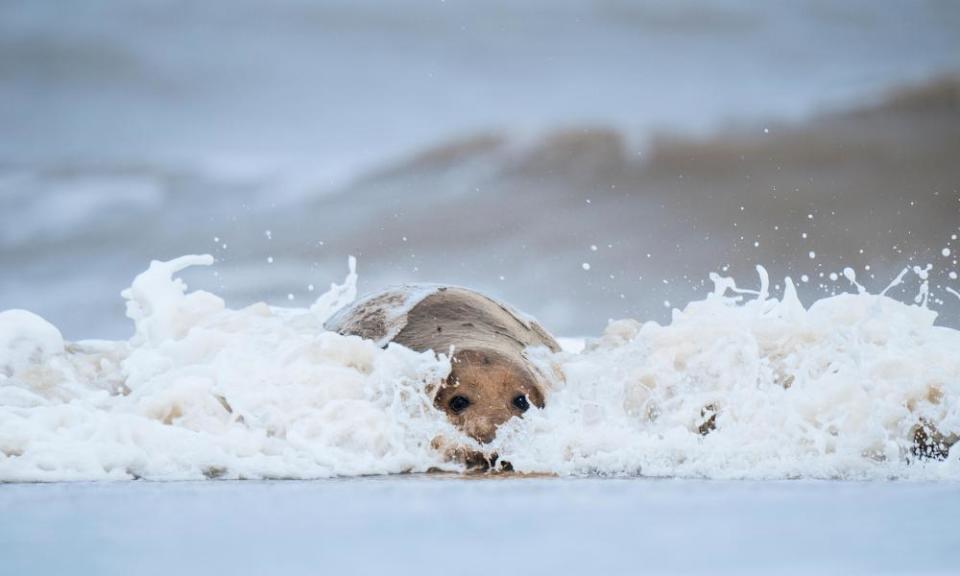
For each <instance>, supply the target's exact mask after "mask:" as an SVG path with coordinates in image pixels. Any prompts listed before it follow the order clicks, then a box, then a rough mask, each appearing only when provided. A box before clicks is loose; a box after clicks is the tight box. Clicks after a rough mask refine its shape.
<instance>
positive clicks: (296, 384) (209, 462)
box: [0, 256, 960, 481]
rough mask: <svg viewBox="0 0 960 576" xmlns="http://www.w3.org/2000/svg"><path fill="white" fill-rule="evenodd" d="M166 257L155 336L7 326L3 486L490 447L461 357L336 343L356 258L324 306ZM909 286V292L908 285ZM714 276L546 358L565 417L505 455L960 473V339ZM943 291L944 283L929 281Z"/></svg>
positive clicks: (299, 466) (884, 300)
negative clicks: (439, 402)
mask: <svg viewBox="0 0 960 576" xmlns="http://www.w3.org/2000/svg"><path fill="white" fill-rule="evenodd" d="M211 262H212V259H210V258H209V257H203V256H187V257H183V258H178V259H176V260H173V261H170V262H154V263H153V264H151V266H150V268H149V270H147V271H146V272H144V273H143V274H141V275H140V276H138V277H137V278H136V279H135V280H134V282H133V284H132V286H131V287H130V288H129V289H128V290H126V291H124V293H123V294H124V297H125V298H126V300H127V313H128V316H129V317H130V318H131V319H132V320H133V322H134V325H135V334H134V336H133V337H132V338H131V339H130V340H129V341H125V342H107V341H84V342H77V343H69V342H64V341H63V339H62V337H61V336H60V333H59V331H57V329H56V328H55V327H53V326H52V325H50V324H49V323H47V322H46V321H44V320H43V319H41V318H39V317H37V316H35V315H33V314H30V313H29V312H24V311H7V312H3V313H0V480H8V481H36V480H40V481H52V480H79V479H131V478H149V479H201V478H317V477H330V476H355V475H366V474H390V473H400V472H425V471H427V470H430V469H434V468H440V469H446V470H460V469H462V468H461V467H460V466H459V465H457V464H456V463H450V462H445V461H444V460H443V457H442V456H443V455H442V454H440V453H438V452H437V451H436V450H434V449H433V448H431V442H432V441H433V440H434V439H436V438H438V437H443V438H446V439H448V440H450V441H452V442H462V443H464V444H466V445H468V446H472V447H476V445H475V444H471V441H469V440H468V439H466V438H465V437H463V435H462V434H460V433H459V432H458V431H457V430H456V429H454V428H453V427H452V426H451V425H450V424H449V423H448V422H447V421H446V419H445V417H444V415H443V414H442V413H441V412H440V411H438V410H436V409H435V408H434V407H433V405H432V400H431V396H430V392H431V390H432V389H433V388H434V387H435V386H436V384H437V383H439V382H440V381H441V380H442V379H443V378H444V377H445V376H446V374H447V373H448V372H449V363H448V360H447V358H446V356H445V355H442V354H441V355H439V356H437V355H434V354H431V353H423V354H421V353H416V352H413V351H411V350H408V349H405V348H403V347H400V346H396V345H390V346H388V347H386V348H381V347H379V346H378V345H377V344H375V343H373V342H370V341H364V340H361V339H359V338H356V337H344V336H340V335H338V334H334V333H330V332H326V331H324V330H323V328H322V324H323V321H324V320H325V319H326V318H328V317H329V316H330V315H331V314H332V313H333V312H334V311H335V309H336V308H337V307H339V306H341V305H343V304H345V303H347V302H349V301H350V300H352V299H353V298H354V297H355V295H356V269H355V262H354V261H353V260H352V259H351V261H350V274H349V275H348V277H347V280H346V281H345V282H344V283H343V284H340V285H337V284H334V285H332V287H331V290H330V291H329V292H327V293H326V294H324V295H322V296H321V297H320V298H319V299H318V300H317V301H316V303H315V304H314V305H313V306H311V307H310V308H309V309H294V308H275V307H271V306H268V305H266V304H262V303H261V304H254V305H252V306H249V307H247V308H243V309H239V310H233V309H230V308H228V307H226V305H225V303H224V302H223V300H221V299H220V298H219V297H217V296H215V295H213V294H210V293H207V292H202V291H195V292H188V291H187V287H186V285H185V284H184V283H183V282H182V281H181V280H179V279H177V278H175V274H176V273H177V272H179V271H180V270H182V269H183V268H185V267H186V266H192V265H207V264H210V263H211ZM906 273H908V272H905V273H904V274H902V275H901V276H900V277H898V278H897V280H896V282H897V283H899V282H902V281H903V279H904V277H905V274H906ZM758 274H759V276H760V287H759V289H758V290H749V289H743V288H740V287H738V286H737V284H736V282H734V280H733V279H731V278H725V277H722V276H720V275H717V274H714V275H712V276H711V278H712V280H713V282H714V290H713V291H712V292H711V293H710V294H708V295H707V297H706V298H705V299H704V300H701V301H696V302H691V303H690V304H688V305H687V306H686V307H685V308H683V309H682V310H679V309H678V310H674V312H673V318H672V321H671V322H670V324H668V325H665V326H661V325H658V324H656V323H653V322H647V323H640V322H637V321H634V320H620V321H616V322H613V323H611V324H610V325H609V326H608V328H607V329H606V331H605V332H604V334H603V335H602V336H601V337H600V338H598V339H596V340H592V341H589V342H588V343H587V345H586V347H585V349H584V350H583V351H582V352H579V353H573V352H562V353H559V354H550V353H547V352H546V351H539V352H537V353H535V354H534V357H535V360H536V361H537V362H538V363H540V364H541V365H542V367H543V368H544V369H545V370H546V371H547V373H549V374H552V375H553V385H552V388H551V390H550V391H549V393H548V395H547V405H546V407H545V408H544V409H542V410H538V409H536V408H532V409H531V410H530V411H529V412H528V413H527V414H526V415H525V416H524V418H522V419H514V420H511V421H509V422H508V423H507V424H506V425H505V426H504V427H502V428H501V430H500V432H499V434H498V437H497V439H496V440H495V441H494V443H493V444H492V445H490V446H488V447H487V448H488V449H489V450H491V451H497V452H498V453H499V455H500V457H501V458H502V459H504V460H507V461H510V462H511V463H512V464H513V467H514V469H516V470H518V471H521V472H546V473H555V474H560V475H583V474H600V475H648V476H687V477H691V476H693V477H706V478H800V477H810V478H889V477H896V478H924V479H929V478H947V479H960V454H958V453H957V452H958V451H957V450H954V451H953V452H951V453H949V455H946V451H945V450H944V451H941V452H936V451H935V452H932V453H931V452H923V451H918V450H917V446H916V443H917V440H918V438H935V439H936V441H937V442H939V443H941V444H943V443H949V442H951V441H953V440H955V438H956V436H955V435H956V434H957V432H958V431H960V406H958V405H960V354H958V351H960V332H958V331H955V330H950V329H947V328H942V327H936V326H934V320H935V317H936V314H935V313H934V312H932V311H930V310H928V309H926V308H925V307H923V306H916V305H910V304H905V303H902V302H899V301H896V300H894V299H892V298H889V297H886V296H884V295H872V294H868V293H866V291H865V290H864V289H863V288H862V287H860V286H859V285H858V284H856V277H855V275H853V274H852V271H850V272H849V273H848V272H847V271H846V270H845V271H844V276H845V277H846V278H847V279H848V280H849V281H850V282H851V284H853V285H854V286H855V287H856V289H857V292H858V293H857V294H840V295H837V296H832V297H829V298H825V299H822V300H820V301H818V302H816V303H814V305H813V306H811V307H810V308H809V309H807V308H805V307H804V306H803V305H802V304H801V303H800V301H799V299H798V298H797V294H796V288H795V286H794V284H793V282H792V281H791V280H790V279H789V278H787V279H785V281H784V283H783V285H784V289H783V295H782V296H781V297H780V298H779V299H777V298H776V297H775V296H774V295H772V294H771V291H770V282H769V279H768V277H767V274H766V271H765V270H764V269H762V268H758ZM924 285H926V284H925V283H924Z"/></svg>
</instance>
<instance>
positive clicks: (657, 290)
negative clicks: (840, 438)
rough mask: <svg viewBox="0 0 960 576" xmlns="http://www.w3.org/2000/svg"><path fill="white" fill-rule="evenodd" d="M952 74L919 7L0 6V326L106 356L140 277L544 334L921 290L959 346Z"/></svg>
mask: <svg viewBox="0 0 960 576" xmlns="http://www.w3.org/2000/svg"><path fill="white" fill-rule="evenodd" d="M958 74H960V3H957V2H953V1H949V0H927V1H916V2H877V1H860V0H850V1H845V2H830V1H825V0H801V1H795V2H764V3H756V2H747V1H745V0H728V1H718V2H707V1H706V0H670V1H659V2H643V3H640V2H630V1H626V0H589V1H562V0H550V1H546V0H535V1H524V2H508V1H486V2H482V3H480V2H473V3H467V2H460V1H455V0H447V1H441V0H430V1H413V0H398V1H392V2H388V3H387V2H373V1H366V0H360V1H358V0H350V1H324V2H308V1H295V0H275V1H272V2H251V1H249V0H229V1H228V0H208V1H204V2H190V1H173V0H127V1H120V0H99V1H98V0H90V1H86V2H54V1H43V0H30V1H15V0H14V1H11V0H6V1H4V2H2V3H0V135H2V137H0V310H2V309H8V308H26V309H29V310H32V311H34V312H36V313H39V314H40V315H42V316H44V317H45V318H47V319H48V320H50V321H51V322H53V323H54V324H55V325H57V326H58V327H60V328H61V329H62V330H63V331H64V334H65V336H67V337H68V338H74V339H75V338H91V337H111V338H120V337H126V336H128V335H129V334H130V332H131V331H132V328H131V327H130V325H129V322H128V321H127V320H126V319H125V318H124V307H123V302H122V300H121V298H120V296H119V292H120V290H121V289H122V288H124V287H126V286H127V285H129V282H130V280H131V279H132V278H133V276H134V275H135V274H137V273H138V272H139V271H141V270H143V269H145V268H146V266H147V264H148V263H149V261H150V260H151V259H169V258H172V257H175V256H179V255H181V254H184V253H207V252H209V253H212V254H214V255H215V256H216V257H217V259H218V264H217V265H216V266H214V267H213V268H212V269H210V270H199V271H191V272H189V273H188V274H187V278H188V281H189V283H190V284H191V286H192V287H198V288H206V289H210V290H213V291H215V292H217V293H218V294H220V295H222V296H224V297H225V298H226V299H227V301H228V303H229V304H230V305H231V306H235V307H237V306H242V305H245V304H248V303H251V302H254V301H257V300H266V301H268V302H270V303H272V304H277V305H295V306H303V305H306V304H307V303H309V302H310V301H311V300H312V299H313V298H315V297H316V295H317V294H319V293H320V292H322V291H323V289H324V288H325V286H326V284H327V283H328V282H330V281H332V280H337V281H339V280H340V279H341V278H342V277H343V275H344V274H345V272H346V259H347V255H349V254H352V255H356V256H357V257H358V258H359V262H360V279H361V289H362V290H373V289H377V288H380V287H382V286H383V285H385V284H388V283H395V282H403V281H432V282H447V283H456V284H463V285H467V286H470V287H473V288H476V289H479V290H482V291H486V292H488V293H490V294H492V295H495V296H498V297H501V298H504V299H506V300H507V301H509V302H511V303H513V304H515V305H516V306H518V307H519V308H521V309H523V310H525V311H527V312H530V313H532V314H533V315H535V316H537V317H538V318H540V320H541V321H542V322H543V323H544V324H545V325H546V326H547V327H548V328H549V329H550V330H552V331H554V332H556V333H559V334H562V335H593V334H596V333H598V332H599V331H600V330H601V329H602V328H603V326H604V325H605V324H606V322H607V320H608V319H609V318H622V317H634V318H638V319H641V320H647V319H653V320H658V321H661V322H663V321H667V320H668V319H669V317H670V310H671V308H673V307H682V305H683V304H685V303H686V302H688V301H690V300H691V299H695V298H700V297H701V296H702V295H703V294H704V293H705V291H706V290H707V288H708V287H709V282H708V281H707V275H708V273H709V272H711V271H717V272H722V273H724V274H729V275H733V276H735V277H736V278H738V280H739V281H740V282H741V283H743V284H747V285H756V284H757V279H756V273H755V272H754V266H755V265H757V264H763V265H765V266H767V268H768V269H769V270H770V273H771V277H772V279H773V282H774V283H775V284H777V283H780V281H781V280H782V277H783V276H784V275H790V276H791V277H792V278H793V279H794V280H795V281H797V282H798V283H799V284H800V295H801V298H802V299H803V300H804V301H805V302H807V303H809V302H812V301H813V300H815V299H816V298H819V297H822V296H824V295H826V294H831V293H833V292H836V291H842V290H850V289H851V287H850V285H849V283H847V282H846V281H845V280H844V278H843V275H842V273H841V272H842V270H843V268H844V267H851V268H853V269H854V270H855V271H856V273H857V277H858V279H859V280H860V281H862V282H864V283H865V284H866V285H867V287H868V288H870V289H871V290H873V291H878V290H882V289H883V288H884V287H885V286H886V285H887V284H888V283H889V282H890V281H891V280H893V278H894V277H895V276H896V275H897V273H898V272H899V271H900V270H901V269H902V268H903V267H904V266H914V265H918V266H922V267H923V266H926V265H927V264H930V265H932V269H931V272H930V290H931V295H932V296H931V302H930V304H931V306H932V307H933V308H935V309H938V310H940V311H941V319H940V322H942V323H943V324H946V325H951V326H960V299H958V298H956V297H954V296H953V295H952V294H950V293H948V292H947V290H946V289H947V288H948V287H952V288H953V289H954V290H960V282H958V281H957V279H956V276H957V271H958V270H960V268H958V266H957V253H958V252H960V242H958V241H957V240H956V234H957V233H958V232H960V230H958V227H960V192H958V189H960V83H958V81H957V78H958ZM831 276H833V278H838V279H836V280H834V279H831ZM803 279H806V280H803ZM781 286H782V285H781ZM917 290H918V286H917V284H916V282H912V283H909V284H907V285H904V286H903V287H901V288H900V289H899V290H897V291H895V292H896V293H897V294H898V295H899V296H900V297H902V298H912V297H913V295H914V294H916V293H917Z"/></svg>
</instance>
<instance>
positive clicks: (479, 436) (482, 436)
mask: <svg viewBox="0 0 960 576" xmlns="http://www.w3.org/2000/svg"><path fill="white" fill-rule="evenodd" d="M467 434H469V435H470V437H471V438H473V439H474V440H476V441H477V442H479V443H481V444H489V443H490V442H493V439H494V438H495V437H496V435H497V425H496V424H495V423H494V422H493V421H492V420H490V419H489V418H480V419H477V420H476V421H474V422H471V423H470V425H469V426H468V429H467Z"/></svg>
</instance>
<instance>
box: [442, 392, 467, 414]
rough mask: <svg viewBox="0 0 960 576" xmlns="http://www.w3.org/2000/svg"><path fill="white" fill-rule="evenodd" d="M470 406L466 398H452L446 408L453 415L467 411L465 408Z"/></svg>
mask: <svg viewBox="0 0 960 576" xmlns="http://www.w3.org/2000/svg"><path fill="white" fill-rule="evenodd" d="M469 405H470V400H468V399H467V397H466V396H454V397H453V398H451V399H450V402H448V403H447V406H449V407H450V409H451V410H453V413H454V414H459V413H461V412H463V411H464V410H466V409H467V406H469Z"/></svg>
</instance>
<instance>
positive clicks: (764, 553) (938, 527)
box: [0, 476, 960, 576]
mask: <svg viewBox="0 0 960 576" xmlns="http://www.w3.org/2000/svg"><path fill="white" fill-rule="evenodd" d="M958 496H960V488H958V486H957V485H956V484H952V483H938V484H928V483H911V482H906V483H901V482H868V483H862V482H843V483H835V482H811V481H793V482H723V481H696V480H644V479H631V480H617V479H506V480H501V481H496V482H482V481H471V482H463V481H459V480H455V479H445V478H443V479H441V478H432V477H430V476H401V477H377V478H367V479H351V480H345V481H337V480H334V481H316V482H202V483H191V482H187V483H182V482H176V483H152V482H129V483H128V482H124V483H100V484H87V483H80V484H50V485H44V484H34V485H27V484H20V485H0V512H2V514H3V522H0V558H2V560H0V566H2V567H3V568H4V569H5V573H10V574H27V573H29V574H35V575H37V576H44V575H47V574H64V573H70V574H75V575H77V576H80V575H85V574H98V575H101V576H107V575H112V574H117V575H125V574H143V575H150V574H158V575H159V574H163V575H167V574H210V573H236V574H250V573H266V572H269V573H275V574H285V575H290V576H293V575H297V574H320V573H323V574H372V573H377V574H382V573H393V574H402V573H417V574H449V573H451V572H455V573H458V574H489V573H491V572H494V573H523V574H561V573H563V574H566V573H577V574H585V573H597V574H638V573H643V574H666V573H670V574H707V573H709V574H773V573H776V574H838V575H839V574H844V575H852V574H878V573H883V574H948V573H952V572H953V570H954V568H955V557H956V547H957V544H958V543H960V542H958V539H957V536H956V534H955V530H954V524H955V518H956V517H957V514H958V513H960V497H958Z"/></svg>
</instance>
